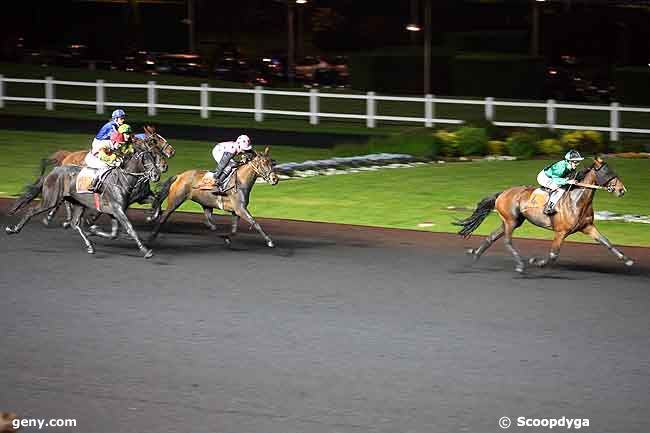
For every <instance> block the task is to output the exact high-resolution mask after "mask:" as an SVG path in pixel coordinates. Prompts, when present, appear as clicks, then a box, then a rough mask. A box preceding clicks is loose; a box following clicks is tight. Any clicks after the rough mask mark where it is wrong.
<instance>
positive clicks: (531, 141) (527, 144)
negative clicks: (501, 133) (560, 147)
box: [506, 132, 537, 159]
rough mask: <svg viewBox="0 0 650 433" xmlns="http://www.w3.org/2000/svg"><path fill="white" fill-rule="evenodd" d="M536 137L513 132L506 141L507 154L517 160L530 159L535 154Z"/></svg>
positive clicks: (526, 133)
mask: <svg viewBox="0 0 650 433" xmlns="http://www.w3.org/2000/svg"><path fill="white" fill-rule="evenodd" d="M536 141H537V137H536V136H535V135H534V134H531V133H528V132H515V133H513V134H512V135H511V136H510V137H508V139H507V140H506V149H507V150H508V154H509V155H512V156H516V157H517V158H522V159H525V158H531V157H533V156H534V155H535V154H536V153H537V146H536Z"/></svg>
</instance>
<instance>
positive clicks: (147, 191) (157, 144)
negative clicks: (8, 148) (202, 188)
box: [41, 126, 176, 237]
mask: <svg viewBox="0 0 650 433" xmlns="http://www.w3.org/2000/svg"><path fill="white" fill-rule="evenodd" d="M151 128H153V127H151ZM133 145H134V148H135V149H136V151H138V150H150V151H153V152H154V154H155V155H156V165H157V166H158V169H159V170H160V172H161V173H166V172H167V170H168V169H169V165H168V163H167V159H169V158H171V157H173V156H174V155H175V154H176V149H174V148H173V147H172V146H171V145H170V144H169V143H168V142H167V140H165V139H164V138H163V137H161V136H160V135H159V134H157V133H156V132H155V129H147V126H145V137H144V138H136V137H134V139H133ZM59 152H61V151H59ZM87 153H88V151H87V150H81V151H78V152H72V153H71V154H70V155H69V157H66V158H64V159H63V165H79V166H85V165H86V163H85V157H86V154H87ZM48 164H54V165H61V164H57V163H56V160H53V159H52V156H51V157H50V158H49V159H45V160H43V161H42V163H41V175H43V174H44V173H45V171H46V168H47V165H48ZM154 200H155V197H154V194H153V192H152V191H151V187H150V186H149V182H145V183H141V184H139V185H138V187H137V188H136V189H135V190H134V191H133V196H132V197H131V199H130V204H133V203H140V204H145V203H149V204H152V203H153V202H154ZM64 205H65V208H66V215H67V217H66V219H65V220H64V221H63V223H62V225H63V227H64V228H68V227H69V226H70V219H71V217H72V213H71V208H70V204H69V202H65V203H64ZM57 210H58V207H56V208H54V209H52V210H51V211H50V212H48V214H47V216H46V217H45V218H44V219H43V223H44V224H45V225H50V223H51V222H52V220H53V219H54V215H56V212H57ZM99 215H100V214H98V213H96V214H95V220H96V219H97V218H98V217H99ZM97 234H99V235H102V233H101V232H99V233H97ZM111 237H112V236H111Z"/></svg>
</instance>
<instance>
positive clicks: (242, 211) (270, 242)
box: [235, 206, 275, 248]
mask: <svg viewBox="0 0 650 433" xmlns="http://www.w3.org/2000/svg"><path fill="white" fill-rule="evenodd" d="M235 213H236V214H237V215H238V216H240V217H242V218H244V219H245V220H246V221H247V222H248V223H249V224H250V225H251V226H253V227H255V230H257V231H258V232H259V234H261V235H262V237H263V238H264V240H265V241H266V245H267V246H268V247H269V248H273V247H275V244H274V243H273V240H272V239H271V238H270V237H269V235H267V234H266V233H264V230H262V227H261V226H260V225H259V224H258V223H257V221H255V218H253V216H252V215H251V214H250V212H248V209H246V208H245V207H243V206H240V207H238V208H235Z"/></svg>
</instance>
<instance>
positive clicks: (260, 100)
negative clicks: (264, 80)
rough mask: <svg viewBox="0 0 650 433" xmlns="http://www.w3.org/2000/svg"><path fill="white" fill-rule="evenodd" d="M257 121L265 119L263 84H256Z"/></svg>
mask: <svg viewBox="0 0 650 433" xmlns="http://www.w3.org/2000/svg"><path fill="white" fill-rule="evenodd" d="M255 121H256V122H263V121H264V93H262V86H255Z"/></svg>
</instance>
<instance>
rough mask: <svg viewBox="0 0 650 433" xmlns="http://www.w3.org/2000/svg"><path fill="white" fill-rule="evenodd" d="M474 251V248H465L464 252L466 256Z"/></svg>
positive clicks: (471, 254)
mask: <svg viewBox="0 0 650 433" xmlns="http://www.w3.org/2000/svg"><path fill="white" fill-rule="evenodd" d="M474 252H475V250H474V248H470V249H468V250H465V254H467V255H468V256H473V255H474Z"/></svg>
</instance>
